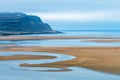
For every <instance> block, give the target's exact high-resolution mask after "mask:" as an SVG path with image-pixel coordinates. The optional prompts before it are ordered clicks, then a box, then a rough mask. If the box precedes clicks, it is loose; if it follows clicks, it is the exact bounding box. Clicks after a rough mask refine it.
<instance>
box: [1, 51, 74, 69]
mask: <svg viewBox="0 0 120 80" xmlns="http://www.w3.org/2000/svg"><path fill="white" fill-rule="evenodd" d="M74 58H75V57H74V56H70V55H64V54H55V53H48V52H0V60H2V61H4V62H5V61H6V60H7V61H9V62H7V64H8V65H11V66H12V69H14V70H33V71H69V70H70V69H68V68H45V67H43V68H40V67H20V66H18V65H27V64H45V63H53V62H59V61H65V60H71V59H74ZM41 59H42V60H41ZM10 60H12V61H10ZM8 68H9V67H8Z"/></svg>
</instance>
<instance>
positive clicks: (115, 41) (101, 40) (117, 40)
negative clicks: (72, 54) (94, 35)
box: [83, 39, 120, 43]
mask: <svg viewBox="0 0 120 80" xmlns="http://www.w3.org/2000/svg"><path fill="white" fill-rule="evenodd" d="M83 42H103V43H113V42H114V43H117V42H120V40H119V39H97V40H83Z"/></svg>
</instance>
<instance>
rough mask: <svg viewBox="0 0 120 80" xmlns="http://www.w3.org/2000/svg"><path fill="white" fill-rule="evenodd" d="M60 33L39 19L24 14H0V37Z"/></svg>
mask: <svg viewBox="0 0 120 80" xmlns="http://www.w3.org/2000/svg"><path fill="white" fill-rule="evenodd" d="M52 33H60V32H58V31H55V30H53V29H52V28H51V27H50V25H49V24H47V23H43V22H42V20H41V19H40V17H38V16H34V15H27V14H24V13H9V12H4V13H0V35H20V34H52Z"/></svg>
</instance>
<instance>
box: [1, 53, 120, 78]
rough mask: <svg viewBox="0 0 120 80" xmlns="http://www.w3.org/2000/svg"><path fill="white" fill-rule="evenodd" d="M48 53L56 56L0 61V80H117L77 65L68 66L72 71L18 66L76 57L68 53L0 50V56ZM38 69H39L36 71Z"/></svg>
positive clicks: (112, 76) (110, 75) (113, 76)
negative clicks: (40, 58)
mask: <svg viewBox="0 0 120 80" xmlns="http://www.w3.org/2000/svg"><path fill="white" fill-rule="evenodd" d="M23 54H25V55H48V56H56V57H57V58H54V59H45V60H11V61H10V60H9V61H0V80H119V79H120V76H117V75H112V74H106V73H101V72H96V71H92V70H88V69H84V68H79V67H70V68H69V69H72V70H73V71H66V72H43V71H42V70H48V69H49V70H59V68H41V67H37V68H36V67H20V66H19V64H22V63H28V64H38V63H39V64H43V63H53V62H58V61H64V60H71V59H74V58H76V57H74V56H70V55H63V54H56V53H46V52H0V56H12V55H23ZM38 70H40V71H38Z"/></svg>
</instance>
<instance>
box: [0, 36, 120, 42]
mask: <svg viewBox="0 0 120 80" xmlns="http://www.w3.org/2000/svg"><path fill="white" fill-rule="evenodd" d="M54 39H55V40H56V39H120V37H118V36H116V37H113V36H112V37H106V36H104V37H103V36H1V37H0V40H1V41H3V40H18V41H19V40H54Z"/></svg>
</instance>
